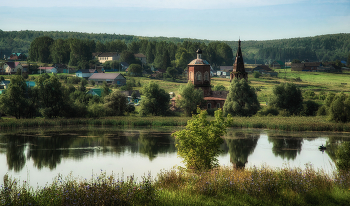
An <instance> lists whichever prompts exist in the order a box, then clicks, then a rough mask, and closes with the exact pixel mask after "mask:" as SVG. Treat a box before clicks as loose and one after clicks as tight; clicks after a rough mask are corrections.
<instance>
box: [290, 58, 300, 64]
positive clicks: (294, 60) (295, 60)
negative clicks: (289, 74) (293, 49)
mask: <svg viewBox="0 0 350 206" xmlns="http://www.w3.org/2000/svg"><path fill="white" fill-rule="evenodd" d="M292 63H301V61H300V60H299V59H293V61H292Z"/></svg>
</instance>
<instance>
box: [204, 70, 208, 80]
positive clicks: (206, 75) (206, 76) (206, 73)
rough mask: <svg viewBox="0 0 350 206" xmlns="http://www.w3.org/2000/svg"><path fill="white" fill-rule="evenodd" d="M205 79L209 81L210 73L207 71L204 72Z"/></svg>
mask: <svg viewBox="0 0 350 206" xmlns="http://www.w3.org/2000/svg"><path fill="white" fill-rule="evenodd" d="M204 81H209V73H208V72H205V74H204Z"/></svg>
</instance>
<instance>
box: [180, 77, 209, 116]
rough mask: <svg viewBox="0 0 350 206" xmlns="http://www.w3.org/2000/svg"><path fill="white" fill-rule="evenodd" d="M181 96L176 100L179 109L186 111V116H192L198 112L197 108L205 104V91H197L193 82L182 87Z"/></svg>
mask: <svg viewBox="0 0 350 206" xmlns="http://www.w3.org/2000/svg"><path fill="white" fill-rule="evenodd" d="M179 94H180V96H179V97H177V98H176V104H177V105H178V107H180V108H182V109H183V110H184V111H185V114H186V116H191V115H192V113H195V112H196V109H197V106H199V105H201V104H202V103H204V99H203V97H204V95H203V90H201V89H195V88H194V85H193V84H192V83H191V82H188V83H187V84H186V85H184V86H181V87H180V90H179Z"/></svg>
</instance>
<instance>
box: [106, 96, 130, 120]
mask: <svg viewBox="0 0 350 206" xmlns="http://www.w3.org/2000/svg"><path fill="white" fill-rule="evenodd" d="M104 102H105V105H104V106H105V108H106V109H107V111H108V113H109V114H110V115H116V116H121V115H123V114H124V112H125V109H126V96H125V95H124V94H122V93H120V92H119V91H115V92H113V93H111V94H109V95H107V96H105V98H104Z"/></svg>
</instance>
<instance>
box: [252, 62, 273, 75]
mask: <svg viewBox="0 0 350 206" xmlns="http://www.w3.org/2000/svg"><path fill="white" fill-rule="evenodd" d="M269 71H272V70H271V69H270V67H269V66H267V65H265V64H262V65H258V66H256V67H255V68H254V69H252V73H254V72H259V73H260V74H262V73H263V72H269Z"/></svg>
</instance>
